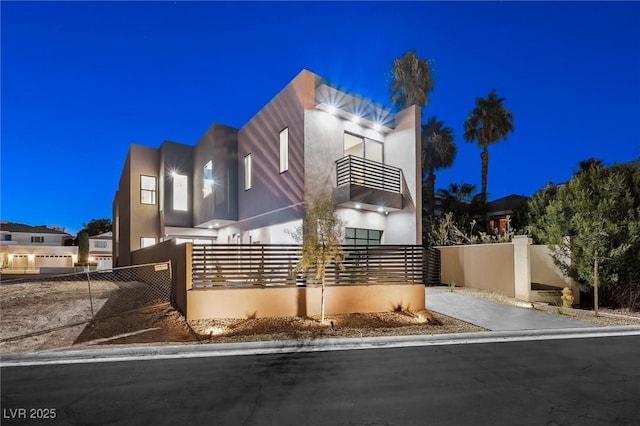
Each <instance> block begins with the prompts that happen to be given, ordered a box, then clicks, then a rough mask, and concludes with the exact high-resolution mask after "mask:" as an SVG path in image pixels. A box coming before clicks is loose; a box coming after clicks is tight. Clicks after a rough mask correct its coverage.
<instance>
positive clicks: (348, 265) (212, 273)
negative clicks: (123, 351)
mask: <svg viewBox="0 0 640 426" xmlns="http://www.w3.org/2000/svg"><path fill="white" fill-rule="evenodd" d="M342 249H343V251H344V252H345V254H346V257H345V259H344V261H343V262H342V265H341V267H336V265H333V264H332V265H329V266H328V267H327V272H326V276H325V277H326V284H327V285H350V284H377V283H378V284H400V283H403V284H404V283H416V284H422V283H424V275H423V273H424V267H423V262H424V249H423V248H422V247H421V246H417V245H416V246H413V245H409V246H401V245H381V246H346V245H345V246H342ZM192 250H193V252H192V284H193V287H194V288H206V287H219V286H224V287H235V286H238V287H245V286H283V285H285V286H286V285H290V286H295V285H303V284H305V283H309V284H315V283H317V280H316V279H315V277H314V273H313V271H309V273H308V274H306V275H305V274H303V273H301V272H298V271H296V266H297V265H298V262H299V260H300V256H301V247H300V246H299V245H284V244H206V245H205V244H194V245H193V249H192Z"/></svg>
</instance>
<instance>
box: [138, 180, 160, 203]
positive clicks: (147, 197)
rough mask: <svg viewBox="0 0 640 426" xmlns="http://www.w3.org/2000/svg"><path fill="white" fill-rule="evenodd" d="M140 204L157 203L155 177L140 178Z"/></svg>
mask: <svg viewBox="0 0 640 426" xmlns="http://www.w3.org/2000/svg"><path fill="white" fill-rule="evenodd" d="M140 203H141V204H155V203H156V178H155V176H145V175H141V176H140Z"/></svg>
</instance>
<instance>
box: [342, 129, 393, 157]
mask: <svg viewBox="0 0 640 426" xmlns="http://www.w3.org/2000/svg"><path fill="white" fill-rule="evenodd" d="M347 155H353V156H354V157H360V158H366V159H368V160H373V161H377V162H378V163H382V162H383V155H382V143H381V142H377V141H374V140H371V139H368V138H364V137H362V136H357V135H352V134H351V133H345V134H344V156H345V157H346V156H347Z"/></svg>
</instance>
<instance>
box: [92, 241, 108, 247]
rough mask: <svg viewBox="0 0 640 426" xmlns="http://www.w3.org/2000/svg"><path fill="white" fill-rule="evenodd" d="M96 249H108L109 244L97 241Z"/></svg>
mask: <svg viewBox="0 0 640 426" xmlns="http://www.w3.org/2000/svg"><path fill="white" fill-rule="evenodd" d="M95 247H96V248H107V247H108V245H107V242H106V241H96V246H95Z"/></svg>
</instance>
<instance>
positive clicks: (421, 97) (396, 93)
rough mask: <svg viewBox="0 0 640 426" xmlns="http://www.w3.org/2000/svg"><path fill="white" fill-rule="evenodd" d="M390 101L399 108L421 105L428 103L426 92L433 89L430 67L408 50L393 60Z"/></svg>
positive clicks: (424, 60) (425, 61)
mask: <svg viewBox="0 0 640 426" xmlns="http://www.w3.org/2000/svg"><path fill="white" fill-rule="evenodd" d="M391 77H392V79H393V81H392V82H391V103H392V104H393V105H396V106H398V107H400V108H406V107H409V106H411V105H417V106H418V107H423V106H425V105H427V104H428V103H429V96H428V93H429V92H430V91H432V90H433V81H431V68H430V67H429V62H427V60H426V59H420V58H418V57H417V56H416V52H415V51H413V50H408V51H407V52H405V53H404V55H402V56H400V57H399V58H396V59H394V60H393V68H392V69H391Z"/></svg>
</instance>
